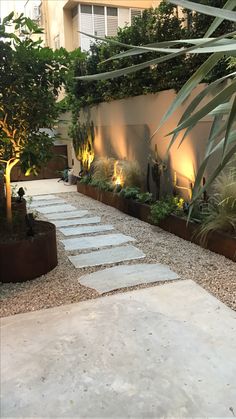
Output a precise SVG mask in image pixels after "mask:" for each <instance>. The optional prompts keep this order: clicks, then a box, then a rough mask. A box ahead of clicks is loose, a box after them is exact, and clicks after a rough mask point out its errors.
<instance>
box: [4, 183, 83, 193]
mask: <svg viewBox="0 0 236 419" xmlns="http://www.w3.org/2000/svg"><path fill="white" fill-rule="evenodd" d="M58 180H59V179H43V180H29V181H24V182H13V183H12V186H14V187H15V188H16V190H17V189H18V188H19V187H21V186H22V187H23V188H24V189H25V191H26V196H37V195H46V194H49V195H51V194H57V193H64V192H76V190H77V187H76V185H68V184H67V183H64V182H58Z"/></svg>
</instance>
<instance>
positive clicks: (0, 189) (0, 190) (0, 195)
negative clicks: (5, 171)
mask: <svg viewBox="0 0 236 419" xmlns="http://www.w3.org/2000/svg"><path fill="white" fill-rule="evenodd" d="M4 199H5V190H4V178H3V177H2V176H1V174H0V203H1V202H3V201H4Z"/></svg>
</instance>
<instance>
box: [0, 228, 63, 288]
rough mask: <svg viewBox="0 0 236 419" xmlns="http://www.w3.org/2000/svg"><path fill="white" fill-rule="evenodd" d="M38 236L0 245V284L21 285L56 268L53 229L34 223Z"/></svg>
mask: <svg viewBox="0 0 236 419" xmlns="http://www.w3.org/2000/svg"><path fill="white" fill-rule="evenodd" d="M35 224H36V225H37V230H38V232H37V234H35V236H33V237H26V238H25V239H22V240H18V241H16V240H12V241H10V240H9V241H4V242H1V239H0V282H23V281H28V280H30V279H34V278H37V277H39V276H41V275H44V274H46V273H47V272H49V271H51V270H52V269H53V268H55V266H57V245H56V228H55V226H54V224H51V223H49V222H46V221H36V222H35Z"/></svg>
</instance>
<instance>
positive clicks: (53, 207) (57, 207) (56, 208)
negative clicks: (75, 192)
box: [39, 204, 76, 214]
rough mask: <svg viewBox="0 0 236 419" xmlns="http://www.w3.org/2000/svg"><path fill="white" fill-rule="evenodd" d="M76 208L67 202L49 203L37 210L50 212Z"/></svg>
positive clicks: (44, 212) (45, 212) (43, 212)
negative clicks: (60, 203)
mask: <svg viewBox="0 0 236 419" xmlns="http://www.w3.org/2000/svg"><path fill="white" fill-rule="evenodd" d="M74 210H76V208H75V207H73V206H72V205H69V204H63V205H50V206H48V205H47V206H46V207H45V208H40V209H39V212H41V213H42V214H50V213H53V212H66V211H74Z"/></svg>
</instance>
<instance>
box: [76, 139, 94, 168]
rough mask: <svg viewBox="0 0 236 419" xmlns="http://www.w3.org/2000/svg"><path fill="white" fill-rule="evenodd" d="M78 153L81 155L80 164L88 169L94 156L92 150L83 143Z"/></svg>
mask: <svg viewBox="0 0 236 419" xmlns="http://www.w3.org/2000/svg"><path fill="white" fill-rule="evenodd" d="M80 155H81V158H80V160H81V163H82V166H83V167H85V168H86V169H87V170H89V169H90V166H91V164H92V162H93V160H94V157H95V155H94V151H92V150H89V147H88V145H87V144H85V145H84V146H83V147H82V149H81V152H80Z"/></svg>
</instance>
